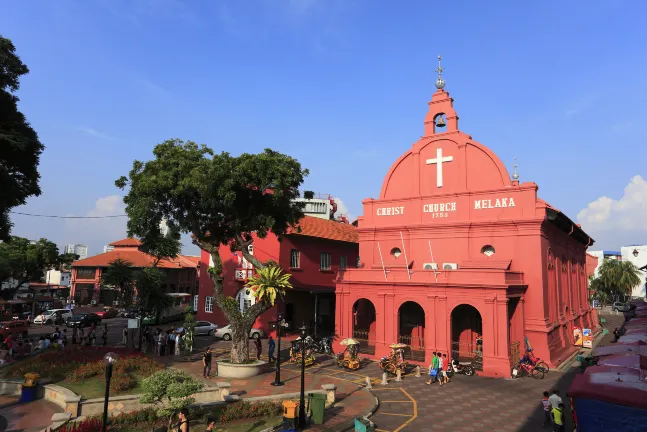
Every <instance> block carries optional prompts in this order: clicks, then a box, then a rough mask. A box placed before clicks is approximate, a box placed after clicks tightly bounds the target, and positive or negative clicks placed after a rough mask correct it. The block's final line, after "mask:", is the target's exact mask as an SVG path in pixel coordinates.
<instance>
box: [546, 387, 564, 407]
mask: <svg viewBox="0 0 647 432" xmlns="http://www.w3.org/2000/svg"><path fill="white" fill-rule="evenodd" d="M548 403H549V404H550V407H551V408H559V404H561V403H562V398H561V397H559V391H558V390H557V389H554V390H553V394H551V395H550V397H549V398H548Z"/></svg>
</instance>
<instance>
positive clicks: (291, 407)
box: [281, 400, 299, 432]
mask: <svg viewBox="0 0 647 432" xmlns="http://www.w3.org/2000/svg"><path fill="white" fill-rule="evenodd" d="M298 407H299V402H296V401H291V400H286V401H283V426H282V429H281V431H288V432H289V431H294V430H295V429H296V427H297V409H298Z"/></svg>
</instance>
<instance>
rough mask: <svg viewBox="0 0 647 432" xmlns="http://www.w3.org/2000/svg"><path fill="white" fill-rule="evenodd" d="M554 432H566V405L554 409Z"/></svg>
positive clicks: (560, 404)
mask: <svg viewBox="0 0 647 432" xmlns="http://www.w3.org/2000/svg"><path fill="white" fill-rule="evenodd" d="M552 415H553V425H554V426H553V432H564V404H563V403H561V402H560V403H559V405H558V406H557V408H553V409H552Z"/></svg>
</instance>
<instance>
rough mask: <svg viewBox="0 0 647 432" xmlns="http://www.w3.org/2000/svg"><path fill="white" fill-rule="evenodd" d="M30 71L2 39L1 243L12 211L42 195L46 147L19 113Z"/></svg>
mask: <svg viewBox="0 0 647 432" xmlns="http://www.w3.org/2000/svg"><path fill="white" fill-rule="evenodd" d="M27 73H29V69H28V68H27V66H25V64H24V63H23V62H22V61H21V60H20V58H19V57H18V56H17V55H16V47H15V46H14V45H13V43H12V42H11V41H10V40H9V39H6V38H3V37H2V36H1V35H0V185H2V187H1V188H0V240H8V239H9V234H10V232H11V225H12V224H11V219H10V217H9V211H10V210H11V209H12V208H13V207H16V206H19V205H23V204H25V203H26V201H27V198H29V197H30V196H38V195H40V186H39V185H38V181H39V179H40V175H39V174H38V169H37V168H38V163H39V160H40V154H41V153H42V152H43V149H44V146H43V145H42V144H41V143H40V141H39V140H38V135H37V134H36V132H35V131H34V129H32V127H31V126H30V125H29V123H28V122H27V120H26V119H25V116H24V115H23V114H22V113H21V112H20V111H19V110H18V100H19V99H18V97H17V96H16V95H15V92H16V91H18V89H19V87H20V77H21V76H23V75H26V74H27Z"/></svg>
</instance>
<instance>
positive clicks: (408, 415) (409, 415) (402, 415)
mask: <svg viewBox="0 0 647 432" xmlns="http://www.w3.org/2000/svg"><path fill="white" fill-rule="evenodd" d="M376 414H377V415H379V414H384V415H392V416H400V417H411V414H395V413H387V412H378V413H376ZM400 428H402V426H400ZM396 430H400V429H396Z"/></svg>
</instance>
